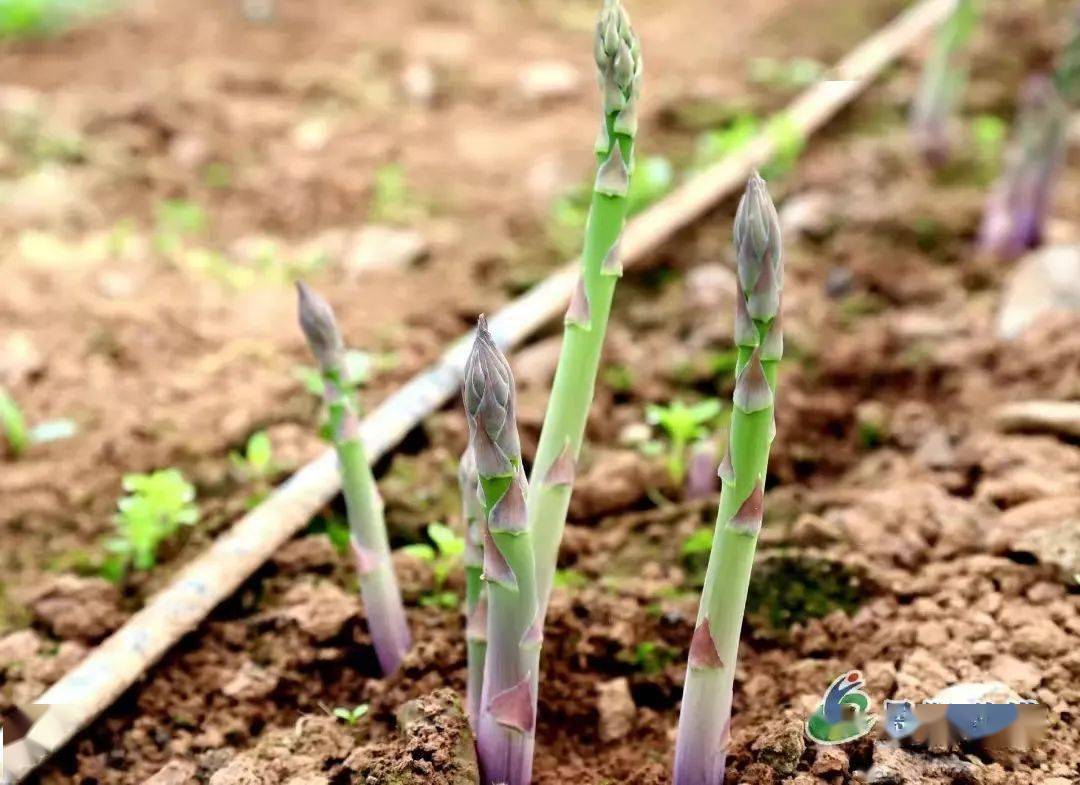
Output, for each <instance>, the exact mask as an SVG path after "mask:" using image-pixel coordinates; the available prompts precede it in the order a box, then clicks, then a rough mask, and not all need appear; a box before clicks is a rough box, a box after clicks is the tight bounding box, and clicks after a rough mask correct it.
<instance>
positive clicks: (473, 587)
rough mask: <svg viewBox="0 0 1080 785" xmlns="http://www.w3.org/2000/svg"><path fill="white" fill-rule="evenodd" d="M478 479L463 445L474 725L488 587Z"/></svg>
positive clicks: (468, 700)
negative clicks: (485, 577)
mask: <svg viewBox="0 0 1080 785" xmlns="http://www.w3.org/2000/svg"><path fill="white" fill-rule="evenodd" d="M479 483H480V478H479V476H478V475H477V473H476V457H475V456H474V455H473V452H472V448H471V447H466V448H465V453H464V454H463V455H462V456H461V463H460V466H459V469H458V485H459V486H460V487H461V517H462V520H463V521H464V523H465V640H466V652H467V656H468V664H469V671H468V684H467V687H466V704H467V706H466V708H467V712H468V715H469V722H470V723H471V724H472V726H473V728H474V729H475V728H476V727H477V722H478V720H479V717H480V699H481V695H482V690H483V687H484V658H485V656H486V655H487V603H488V599H487V587H486V586H485V585H484V579H483V575H484V530H485V527H486V526H487V516H486V514H485V512H484V505H483V503H482V502H481V501H480V497H479V493H480V488H479Z"/></svg>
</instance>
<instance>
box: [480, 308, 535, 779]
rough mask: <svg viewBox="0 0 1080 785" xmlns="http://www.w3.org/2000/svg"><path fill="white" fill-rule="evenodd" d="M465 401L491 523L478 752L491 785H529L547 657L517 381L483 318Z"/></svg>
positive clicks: (486, 532)
mask: <svg viewBox="0 0 1080 785" xmlns="http://www.w3.org/2000/svg"><path fill="white" fill-rule="evenodd" d="M462 397H463V398H464V402H465V413H466V416H467V417H468V420H469V449H470V450H471V452H472V455H473V458H474V459H475V462H476V473H477V476H478V478H479V487H480V498H481V501H482V503H483V506H484V513H485V515H486V517H487V524H486V526H485V527H484V546H483V559H484V576H483V577H484V581H485V582H486V583H487V590H488V592H487V593H488V613H487V616H488V625H487V654H486V657H485V664H484V686H483V695H482V699H481V705H480V710H479V721H478V723H477V727H476V744H477V750H478V752H479V755H480V767H481V770H482V772H483V782H484V784H485V785H529V782H530V780H531V779H532V757H533V738H534V730H535V716H536V700H535V690H536V687H535V684H534V680H533V679H534V675H535V674H534V669H535V667H536V664H535V663H536V662H537V661H538V659H539V649H540V617H539V616H538V613H537V611H538V608H537V598H536V576H535V572H536V569H535V562H534V556H533V544H532V534H531V533H530V531H529V528H528V522H527V519H526V513H525V492H526V481H525V472H524V470H523V468H522V465H521V445H520V442H519V441H518V432H517V420H516V415H515V390H514V376H513V373H512V372H511V371H510V364H509V363H508V362H507V361H506V357H504V356H503V353H502V352H501V351H499V348H498V347H497V346H496V345H495V342H494V341H493V340H492V338H491V334H490V333H489V332H488V329H487V322H486V321H485V319H484V317H483V316H481V317H480V320H479V322H478V324H477V328H476V340H475V342H474V343H473V348H472V352H471V353H470V354H469V359H468V361H467V362H466V365H465V385H464V390H463V394H462Z"/></svg>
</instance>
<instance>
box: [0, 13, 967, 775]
mask: <svg viewBox="0 0 1080 785" xmlns="http://www.w3.org/2000/svg"><path fill="white" fill-rule="evenodd" d="M953 2H954V0H923V2H921V3H919V4H918V5H916V6H914V7H912V8H910V9H908V10H907V11H905V12H904V13H903V14H902V15H900V16H899V17H897V18H896V19H895V20H893V21H892V22H890V23H889V24H888V25H887V26H886V27H884V28H883V29H882V30H880V31H878V32H877V33H875V34H874V35H873V36H871V37H870V38H869V39H867V40H866V41H864V42H863V43H862V44H861V45H859V46H858V47H857V48H856V49H855V50H853V51H852V52H851V53H850V54H848V55H847V56H846V57H845V58H844V59H843V60H842V61H841V62H840V63H839V64H837V66H836V67H835V68H834V69H832V71H831V72H830V73H828V74H826V77H828V78H825V79H822V80H821V81H819V82H817V83H816V84H814V85H813V86H811V87H810V88H808V89H807V90H806V91H804V92H803V93H802V94H800V95H799V96H798V98H796V99H795V101H793V102H792V103H791V104H790V105H789V106H788V108H787V109H786V110H785V111H783V112H782V113H781V115H779V117H781V118H783V121H784V123H785V126H786V127H787V128H788V129H790V131H791V132H792V133H796V134H799V135H800V136H801V137H803V138H806V137H808V136H809V135H810V134H811V133H813V132H814V131H816V130H817V129H819V128H820V127H821V126H823V125H824V124H825V123H826V122H827V121H828V120H829V119H830V118H832V117H833V116H834V115H836V113H837V112H839V111H840V109H842V108H843V107H844V106H845V105H847V104H848V103H849V102H850V101H851V100H853V99H854V98H855V97H856V96H858V95H859V93H861V92H862V91H863V90H864V89H865V88H866V87H867V86H868V85H869V84H870V82H871V81H872V80H873V79H874V78H875V77H877V76H878V75H879V74H880V73H881V72H882V70H883V69H884V68H885V67H886V66H887V65H889V64H890V63H891V62H893V61H894V60H895V59H896V58H897V57H899V56H900V55H901V54H902V53H903V52H904V51H905V50H907V49H908V48H909V47H911V46H912V45H914V44H915V43H916V42H918V41H919V40H920V39H921V38H922V37H923V36H924V35H926V34H927V33H929V32H930V31H931V30H932V29H933V28H934V27H935V26H936V25H938V24H939V23H940V22H942V21H943V20H944V19H945V17H946V16H947V15H948V13H949V12H950V10H951V9H952V6H953ZM777 147H778V144H777V141H776V140H775V139H774V138H773V136H771V135H769V134H767V133H763V134H760V135H759V136H757V137H756V138H755V139H753V140H752V141H751V142H750V144H748V145H747V146H746V147H744V148H743V149H742V150H740V151H739V152H738V153H735V154H732V155H730V156H728V157H726V158H725V159H724V160H722V161H720V162H719V163H717V164H715V165H713V166H711V167H710V168H708V169H706V170H705V171H703V172H701V173H700V174H698V175H697V176H695V177H694V178H693V179H691V180H689V181H688V182H686V183H685V184H684V185H682V186H681V187H679V188H678V189H677V190H675V191H674V192H672V193H671V194H670V195H669V196H668V197H666V198H665V199H663V200H662V201H660V202H658V203H657V204H656V205H654V206H653V207H652V208H650V209H649V210H647V211H646V212H644V213H642V214H641V215H640V216H638V217H637V218H635V219H634V220H633V221H631V222H630V224H629V225H628V226H627V228H626V232H625V234H624V236H623V243H622V256H623V263H624V264H626V265H633V264H635V263H637V262H640V261H641V260H642V259H643V258H645V257H646V256H648V255H649V254H650V253H652V252H653V251H655V250H657V249H658V248H659V247H660V246H661V245H662V244H663V243H664V242H666V241H667V240H668V239H669V238H670V237H672V236H673V235H674V234H675V233H677V232H678V231H680V230H681V229H683V228H685V227H687V226H688V225H689V224H691V223H692V222H693V221H695V220H696V219H698V218H700V217H701V216H702V215H703V214H704V213H706V212H707V211H708V210H710V209H711V208H712V207H714V206H715V205H716V204H717V203H718V202H719V201H720V200H721V199H723V198H724V197H726V196H729V195H730V194H732V193H734V192H735V191H736V190H737V189H739V188H741V187H742V185H743V183H744V182H745V180H746V178H747V176H748V175H749V174H750V172H751V171H752V170H753V169H754V168H756V167H758V166H761V165H763V164H764V163H766V162H767V161H768V160H769V159H770V158H771V157H772V156H773V155H774V154H775V153H776V152H777ZM578 268H579V265H578V262H577V261H574V262H571V263H569V264H567V265H566V266H565V267H563V268H561V269H560V270H559V271H558V272H556V273H554V274H553V275H552V276H551V277H549V278H548V279H546V280H545V281H543V282H542V283H540V284H538V285H537V286H535V287H534V288H533V289H531V290H529V291H528V292H527V293H526V294H524V295H522V296H521V297H519V298H518V299H517V300H514V301H513V302H511V303H509V304H508V305H506V306H505V307H503V308H502V309H501V310H500V311H499V312H498V313H497V314H495V315H494V316H493V317H492V318H491V319H490V320H489V329H490V331H491V334H492V336H493V337H494V339H495V341H496V343H497V344H498V345H499V346H500V348H502V349H503V350H509V349H511V348H513V347H515V346H518V345H519V344H521V343H522V342H523V341H524V340H525V339H526V338H528V337H529V336H531V335H532V334H534V333H535V332H536V331H537V330H538V329H539V328H540V327H542V326H543V325H545V324H547V323H548V322H551V321H554V320H555V319H556V318H557V317H559V316H561V315H562V313H563V311H564V310H565V308H566V304H567V302H569V300H570V295H571V293H572V291H573V288H574V286H575V284H576V281H577V276H578ZM472 338H473V336H472V333H470V334H469V335H466V336H463V337H462V338H460V339H458V340H457V341H455V342H454V343H453V344H452V345H451V346H450V347H449V348H448V349H447V350H446V352H445V353H444V354H443V355H442V356H441V357H440V358H439V359H438V360H436V362H435V363H434V364H433V365H432V366H431V367H429V368H427V369H426V370H424V371H422V372H421V373H420V374H418V375H417V376H415V377H414V378H413V379H412V380H411V381H409V382H408V383H407V384H405V386H403V387H402V388H401V389H399V390H398V391H397V392H395V393H394V394H392V395H391V396H389V397H388V398H387V399H386V400H385V401H384V402H383V403H382V404H381V405H380V406H378V407H377V408H376V409H374V410H373V411H372V412H371V413H370V414H369V415H368V416H367V417H366V418H365V419H364V421H363V423H362V425H361V434H362V438H363V440H364V443H365V445H366V447H367V449H368V455H369V457H370V460H372V461H376V460H378V459H379V458H380V457H381V456H383V455H384V454H386V453H387V452H388V451H389V450H390V449H392V448H393V447H394V446H395V445H396V444H398V443H399V442H400V441H401V439H402V438H404V436H405V435H406V434H407V433H408V432H409V431H410V430H412V429H413V428H415V427H416V426H417V425H418V424H419V423H420V422H421V420H423V418H424V417H426V416H427V415H429V414H430V413H432V412H433V411H435V410H437V409H438V408H440V407H441V406H443V405H444V404H445V403H446V402H447V401H449V400H450V398H451V397H452V396H453V395H454V394H455V393H456V392H457V390H458V388H459V386H460V384H461V378H462V372H463V369H464V366H465V359H466V356H467V354H468V350H469V346H470V345H471V343H472ZM338 490H339V487H338V472H337V466H336V463H335V456H334V452H333V450H328V451H327V452H325V453H324V454H323V455H321V456H320V457H318V458H316V459H315V460H313V461H312V462H310V463H308V464H307V465H305V466H304V467H303V468H301V469H300V470H299V471H297V472H296V474H294V475H293V476H292V477H291V478H290V479H289V480H288V481H286V482H285V483H283V484H282V485H281V486H279V487H278V488H277V489H276V490H275V491H274V492H273V493H272V494H271V495H270V496H269V497H268V498H267V499H266V500H265V501H264V502H263V503H262V504H260V505H259V506H258V507H256V508H255V509H254V510H252V511H251V512H249V513H248V514H247V515H245V516H244V517H242V518H241V519H240V520H239V521H237V522H236V523H235V524H234V525H233V526H232V528H231V529H229V531H227V532H226V533H225V534H224V535H222V536H221V537H220V538H218V540H217V541H216V542H214V544H213V545H212V546H211V547H210V548H208V549H207V550H206V551H205V552H203V553H202V554H201V555H200V556H199V557H197V558H196V559H195V560H194V561H193V562H192V563H190V564H188V565H187V567H185V568H183V569H182V570H181V571H180V573H179V575H178V576H177V577H176V579H175V580H174V581H173V582H172V584H170V585H169V586H168V587H166V588H165V589H164V590H162V591H161V592H159V593H157V594H156V595H154V596H153V597H152V598H151V599H150V600H149V601H148V602H147V604H146V606H145V607H144V608H143V609H142V610H140V611H139V612H138V613H136V614H135V615H134V616H132V617H131V618H130V619H128V621H127V623H126V624H124V626H123V627H121V628H120V629H119V630H117V631H116V632H115V633H114V634H113V635H112V636H110V637H109V638H108V639H107V640H106V641H104V642H103V643H102V644H101V645H100V646H98V647H97V648H96V649H95V650H94V651H93V652H91V653H90V654H89V655H88V656H87V657H86V658H85V659H84V660H83V661H82V662H81V663H80V664H79V665H77V666H76V667H75V668H74V669H73V670H72V671H70V672H69V673H68V674H67V675H65V676H64V677H63V678H62V679H60V681H58V682H57V683H56V684H54V685H53V686H52V687H51V688H50V689H49V690H47V691H46V692H45V694H43V695H42V696H41V697H40V698H38V700H37V702H36V704H35V707H34V712H33V713H34V714H37V717H36V718H35V719H36V721H35V722H34V724H33V725H32V726H31V727H30V729H29V731H28V732H27V733H26V735H25V736H24V737H23V738H21V739H20V740H18V741H16V742H14V743H10V744H8V745H6V746H4V748H3V761H2V763H3V775H2V777H0V783H2V785H9V784H13V783H18V782H20V781H21V780H22V779H23V778H24V777H25V776H26V775H27V774H29V773H30V772H31V771H33V770H34V769H35V768H36V767H37V766H38V765H39V764H41V763H42V762H43V761H45V760H46V759H48V758H49V756H50V755H52V754H53V753H54V752H56V751H57V750H58V749H60V747H62V746H63V745H64V744H66V743H67V742H68V741H70V740H71V739H72V738H73V737H74V736H75V734H76V733H78V732H79V731H80V730H82V729H83V728H85V727H87V726H88V725H89V724H90V723H91V722H92V721H93V720H94V719H95V718H96V717H97V716H98V715H99V714H100V713H101V712H102V711H104V710H105V709H106V708H108V707H109V706H110V705H111V704H112V703H113V701H115V700H116V699H117V698H118V697H119V696H120V695H121V694H122V693H123V692H124V691H125V690H127V689H128V688H130V687H131V686H132V685H133V684H135V682H136V681H138V680H139V678H140V677H141V676H142V675H143V674H144V673H145V672H146V671H147V669H148V668H150V667H151V666H152V665H153V664H154V663H156V662H157V661H158V660H159V659H160V658H161V657H162V655H164V654H165V652H167V651H168V650H169V649H170V648H171V647H172V646H173V645H174V644H175V643H176V642H177V641H178V640H180V638H181V637H183V636H184V635H186V634H187V633H189V632H191V631H192V630H193V629H194V628H195V627H196V626H197V625H198V624H199V623H200V622H201V621H202V620H203V619H205V618H206V616H207V615H208V614H209V613H210V612H211V611H212V610H213V609H214V608H215V607H216V606H217V605H218V604H219V603H220V602H221V601H222V600H224V599H225V598H227V597H228V596H229V595H230V594H232V593H233V592H235V591H236V589H237V588H239V587H240V585H241V584H242V583H243V582H244V581H245V580H246V579H247V578H248V577H249V576H250V575H251V574H252V573H254V572H255V571H256V570H257V569H258V568H259V567H260V566H261V565H262V564H263V563H264V562H265V561H266V560H267V559H269V558H270V556H271V555H273V553H274V552H275V551H277V550H278V549H279V548H280V547H281V546H282V545H283V544H284V543H285V542H287V541H288V540H289V539H290V538H291V537H293V536H294V535H295V534H296V533H297V532H298V531H299V530H300V529H302V528H303V527H304V526H305V525H306V524H307V523H308V521H309V520H310V519H311V518H312V517H313V516H314V515H315V514H316V513H317V512H318V510H319V508H321V507H323V506H324V505H325V504H327V503H328V502H329V501H330V500H331V499H332V498H333V497H334V495H335V494H336V493H337V492H338Z"/></svg>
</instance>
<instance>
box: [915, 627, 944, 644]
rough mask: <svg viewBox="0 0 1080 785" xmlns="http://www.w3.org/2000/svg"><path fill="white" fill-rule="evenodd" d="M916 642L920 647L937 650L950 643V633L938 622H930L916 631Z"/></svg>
mask: <svg viewBox="0 0 1080 785" xmlns="http://www.w3.org/2000/svg"><path fill="white" fill-rule="evenodd" d="M915 641H916V642H917V643H918V644H919V645H920V646H925V647H926V648H928V649H936V648H938V647H940V646H944V645H945V644H946V643H948V642H949V631H948V630H947V629H946V628H945V625H944V624H942V623H941V622H938V621H928V622H925V623H923V624H920V625H919V626H918V627H917V628H916V629H915Z"/></svg>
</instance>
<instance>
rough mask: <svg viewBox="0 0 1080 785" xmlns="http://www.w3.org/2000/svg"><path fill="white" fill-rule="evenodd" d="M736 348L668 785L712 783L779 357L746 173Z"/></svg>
mask: <svg viewBox="0 0 1080 785" xmlns="http://www.w3.org/2000/svg"><path fill="white" fill-rule="evenodd" d="M735 250H736V254H737V257H738V276H737V277H738V294H737V296H736V313H735V343H736V344H737V346H738V362H737V364H736V376H735V392H734V395H733V399H734V400H733V403H734V406H733V408H732V414H731V429H730V444H729V446H728V451H727V454H726V456H725V457H724V459H723V461H722V462H721V464H720V471H719V474H720V479H721V481H722V489H721V493H720V509H719V510H718V512H717V516H716V534H715V536H714V538H713V547H712V552H711V553H710V555H709V566H708V569H707V571H706V573H705V587H704V589H703V590H702V596H701V604H700V606H699V608H698V616H697V625H696V627H695V629H694V635H693V640H692V642H691V644H690V662H689V667H688V669H687V673H686V684H685V686H684V688H683V702H682V712H681V715H680V717H679V731H678V738H677V742H676V747H675V780H674V782H675V785H722V783H723V781H724V767H725V755H726V746H727V741H728V738H729V735H728V729H729V726H730V721H731V700H732V689H733V685H734V675H735V657H736V655H737V654H738V649H739V632H740V630H741V629H742V619H743V613H744V610H745V607H746V592H747V588H748V586H749V583H750V569H751V567H752V566H753V563H754V550H755V548H756V546H757V537H758V532H759V530H760V529H761V516H762V506H763V505H762V501H763V490H764V484H765V470H766V468H767V465H768V461H769V448H770V446H771V444H772V440H773V437H774V435H775V433H776V426H775V421H774V419H773V396H774V393H775V390H776V365H777V363H778V362H779V360H780V356H781V354H782V353H783V334H782V332H781V326H780V294H781V290H782V288H783V275H784V268H783V249H782V247H781V240H780V222H779V220H778V219H777V215H776V208H775V207H774V206H773V203H772V200H771V199H770V198H769V193H768V190H767V188H766V185H765V181H764V180H762V179H761V177H759V176H758V174H757V173H756V172H755V173H754V175H753V176H751V178H750V181H749V183H747V186H746V192H745V193H744V194H743V197H742V200H741V201H740V202H739V208H738V211H737V212H736V215H735Z"/></svg>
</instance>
